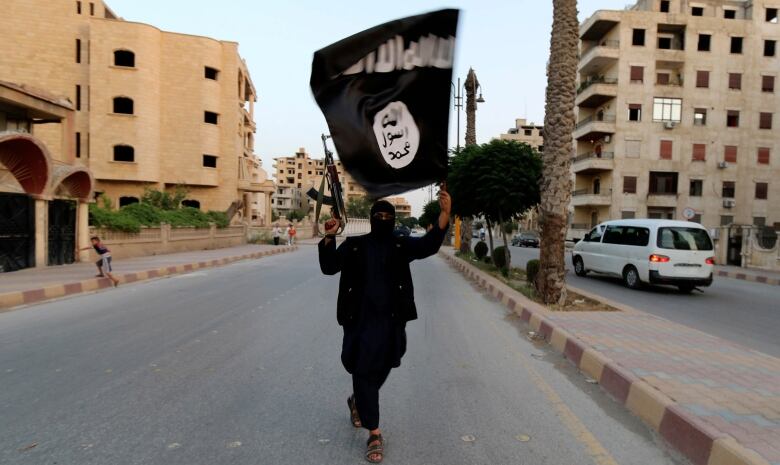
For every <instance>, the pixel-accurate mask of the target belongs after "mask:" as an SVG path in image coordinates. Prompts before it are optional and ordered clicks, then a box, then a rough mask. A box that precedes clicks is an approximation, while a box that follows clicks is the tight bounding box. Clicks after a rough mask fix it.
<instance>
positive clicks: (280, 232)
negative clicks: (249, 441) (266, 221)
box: [274, 223, 282, 245]
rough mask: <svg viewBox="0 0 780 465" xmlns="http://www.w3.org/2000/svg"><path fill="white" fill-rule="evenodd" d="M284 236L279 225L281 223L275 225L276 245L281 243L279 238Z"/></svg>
mask: <svg viewBox="0 0 780 465" xmlns="http://www.w3.org/2000/svg"><path fill="white" fill-rule="evenodd" d="M280 237H282V228H280V227H279V223H276V224H275V225H274V245H279V238H280Z"/></svg>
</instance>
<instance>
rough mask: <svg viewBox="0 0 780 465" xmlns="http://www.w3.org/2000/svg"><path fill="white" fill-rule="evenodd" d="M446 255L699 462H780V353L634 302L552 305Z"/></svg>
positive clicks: (712, 464)
mask: <svg viewBox="0 0 780 465" xmlns="http://www.w3.org/2000/svg"><path fill="white" fill-rule="evenodd" d="M442 254H443V255H444V256H445V258H447V259H448V260H450V262H451V263H452V264H453V265H454V266H456V268H458V269H460V270H461V271H462V272H464V273H465V274H466V275H467V276H468V277H470V278H472V279H474V280H476V281H477V283H478V284H479V285H480V286H481V287H483V288H485V289H486V290H487V291H488V292H489V293H490V294H492V295H493V296H495V297H496V298H498V299H499V300H501V301H502V302H503V303H504V304H505V305H506V306H507V307H509V308H510V309H512V310H514V311H515V312H516V313H518V314H519V315H520V318H521V319H522V320H523V321H525V322H527V323H528V324H529V326H530V327H531V329H532V330H534V331H535V332H536V333H537V334H539V335H540V336H541V337H543V338H544V339H546V340H547V341H549V342H550V343H551V344H552V345H553V346H554V347H555V348H556V349H558V350H559V351H560V352H562V353H563V354H564V355H565V356H566V357H567V358H569V359H570V360H571V361H572V362H573V363H574V364H575V365H577V366H578V367H579V368H580V370H581V371H583V372H584V373H586V374H587V375H588V376H589V377H591V378H593V379H595V380H596V381H597V382H598V383H599V384H601V386H602V387H603V388H604V389H605V390H607V391H608V392H610V393H611V394H612V395H613V396H614V397H615V398H616V399H617V400H618V401H619V402H620V403H622V404H624V405H626V407H627V408H629V409H630V410H631V411H633V412H634V413H636V414H637V415H639V416H640V417H641V418H643V419H644V420H645V421H647V422H648V423H649V424H651V426H653V427H654V428H655V429H657V430H658V431H659V432H660V434H661V436H662V437H664V439H666V440H667V441H668V442H670V443H671V444H672V445H674V446H675V447H676V448H677V449H678V450H680V451H681V452H683V453H684V454H685V455H686V456H687V457H688V458H689V459H691V461H692V462H693V463H694V464H696V465H734V464H751V465H754V464H755V465H758V464H762V465H765V464H771V465H780V359H778V358H776V357H772V356H770V355H766V354H763V353H761V352H758V351H754V350H751V349H748V348H745V347H743V346H740V345H737V344H734V343H731V342H728V341H726V340H723V339H721V338H718V337H715V336H711V335H709V334H706V333H703V332H701V331H698V330H696V329H692V328H689V327H687V326H684V325H680V324H677V323H673V322H671V321H669V320H666V319H663V318H659V317H656V316H653V315H650V314H647V313H644V312H641V311H638V310H631V311H621V312H551V311H548V310H547V309H546V308H544V307H543V306H541V305H539V304H536V303H534V302H531V301H529V300H528V299H526V298H524V297H523V296H522V295H521V294H519V293H518V292H516V291H514V290H512V289H510V288H509V287H508V286H506V285H504V284H503V283H502V282H500V281H498V280H496V279H495V278H493V277H491V276H489V275H487V274H485V273H482V272H480V271H478V270H476V269H475V268H473V267H471V266H469V265H467V264H466V263H465V262H463V261H462V260H460V259H459V258H455V257H454V256H453V254H452V252H451V251H449V250H447V251H443V252H442ZM734 310H735V315H734V318H739V315H738V311H739V309H734ZM778 315H779V316H780V314H778Z"/></svg>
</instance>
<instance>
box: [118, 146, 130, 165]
mask: <svg viewBox="0 0 780 465" xmlns="http://www.w3.org/2000/svg"><path fill="white" fill-rule="evenodd" d="M114 161H124V162H129V163H132V162H134V161H135V149H134V148H133V147H131V146H129V145H115V146H114Z"/></svg>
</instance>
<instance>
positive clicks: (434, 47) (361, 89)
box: [311, 9, 458, 198]
mask: <svg viewBox="0 0 780 465" xmlns="http://www.w3.org/2000/svg"><path fill="white" fill-rule="evenodd" d="M457 24H458V10H453V9H448V10H440V11H435V12H431V13H427V14H423V15H418V16H411V17H408V18H403V19H399V20H396V21H391V22H388V23H385V24H382V25H379V26H376V27H374V28H371V29H368V30H365V31H363V32H360V33H358V34H355V35H353V36H351V37H348V38H346V39H343V40H341V41H339V42H336V43H334V44H332V45H330V46H328V47H325V48H323V49H322V50H319V51H317V52H315V54H314V60H313V63H312V74H311V89H312V92H313V93H314V98H315V100H316V101H317V104H318V105H319V106H320V108H321V109H322V112H323V114H324V115H325V119H326V120H327V122H328V127H329V128H330V134H331V136H332V137H333V142H334V144H335V146H336V150H337V152H338V154H339V159H340V160H341V162H342V163H343V165H344V168H345V169H346V171H347V172H349V174H350V175H352V177H353V178H354V179H355V180H356V181H357V182H358V183H359V184H360V185H361V186H363V188H364V189H365V190H366V192H367V193H368V195H369V196H370V197H372V198H379V197H386V196H389V195H394V194H399V193H401V192H405V191H408V190H411V189H416V188H419V187H423V186H426V185H429V184H432V183H434V182H438V181H441V180H443V179H445V178H446V176H447V145H448V143H447V132H448V124H449V107H450V88H451V84H450V83H451V81H452V65H453V60H454V56H455V35H456V30H457Z"/></svg>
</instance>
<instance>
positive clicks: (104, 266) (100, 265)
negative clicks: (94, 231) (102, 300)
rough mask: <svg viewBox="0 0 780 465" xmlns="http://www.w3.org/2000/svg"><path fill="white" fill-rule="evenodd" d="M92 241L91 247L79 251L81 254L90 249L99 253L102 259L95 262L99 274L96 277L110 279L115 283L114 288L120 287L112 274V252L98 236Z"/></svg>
mask: <svg viewBox="0 0 780 465" xmlns="http://www.w3.org/2000/svg"><path fill="white" fill-rule="evenodd" d="M90 241H91V242H92V246H91V247H83V248H81V249H78V251H79V252H81V251H83V250H89V249H95V252H97V254H98V256H99V257H100V258H99V259H98V261H96V262H95V265H96V266H97V269H98V274H96V275H95V277H96V278H104V277H108V279H110V280H111V281H112V282H113V283H114V286H118V285H119V280H118V279H117V278H116V277H114V275H113V274H111V271H112V268H111V251H110V250H108V247H106V246H105V245H103V243H102V242H100V238H99V237H97V236H93V237H92V238H91V239H90Z"/></svg>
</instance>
